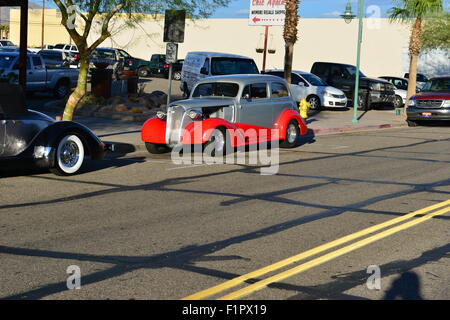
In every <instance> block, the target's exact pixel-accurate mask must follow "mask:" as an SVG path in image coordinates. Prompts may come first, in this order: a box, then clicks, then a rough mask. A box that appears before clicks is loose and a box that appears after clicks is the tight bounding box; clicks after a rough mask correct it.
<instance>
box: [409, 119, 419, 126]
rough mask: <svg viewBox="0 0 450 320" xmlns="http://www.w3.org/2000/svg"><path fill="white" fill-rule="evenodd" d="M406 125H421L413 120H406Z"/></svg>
mask: <svg viewBox="0 0 450 320" xmlns="http://www.w3.org/2000/svg"><path fill="white" fill-rule="evenodd" d="M406 123H407V124H408V127H417V126H418V125H419V123H418V122H417V121H412V120H406Z"/></svg>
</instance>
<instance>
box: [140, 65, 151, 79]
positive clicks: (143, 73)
mask: <svg viewBox="0 0 450 320" xmlns="http://www.w3.org/2000/svg"><path fill="white" fill-rule="evenodd" d="M137 74H138V76H139V77H148V76H149V75H150V70H149V69H148V68H147V67H140V68H139V69H138V71H137Z"/></svg>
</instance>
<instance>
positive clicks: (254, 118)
mask: <svg viewBox="0 0 450 320" xmlns="http://www.w3.org/2000/svg"><path fill="white" fill-rule="evenodd" d="M268 91H269V88H268V84H267V83H266V82H260V83H252V84H249V85H247V86H245V87H244V89H243V91H242V95H241V99H240V105H239V110H238V113H239V114H238V121H237V122H238V123H240V124H243V125H251V126H256V127H264V128H271V127H272V125H273V107H272V101H271V99H269V95H268Z"/></svg>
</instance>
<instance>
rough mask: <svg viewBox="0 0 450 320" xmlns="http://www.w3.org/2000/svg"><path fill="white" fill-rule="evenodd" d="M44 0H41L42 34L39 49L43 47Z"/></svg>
mask: <svg viewBox="0 0 450 320" xmlns="http://www.w3.org/2000/svg"><path fill="white" fill-rule="evenodd" d="M44 16H45V0H42V30H41V31H42V34H41V49H44V23H45V19H44Z"/></svg>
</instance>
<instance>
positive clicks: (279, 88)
mask: <svg viewBox="0 0 450 320" xmlns="http://www.w3.org/2000/svg"><path fill="white" fill-rule="evenodd" d="M281 97H289V91H288V89H287V88H286V86H285V85H284V84H283V83H280V82H274V83H272V98H281Z"/></svg>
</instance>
